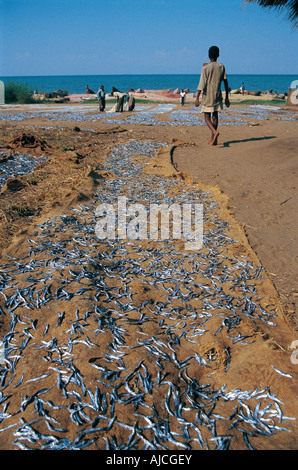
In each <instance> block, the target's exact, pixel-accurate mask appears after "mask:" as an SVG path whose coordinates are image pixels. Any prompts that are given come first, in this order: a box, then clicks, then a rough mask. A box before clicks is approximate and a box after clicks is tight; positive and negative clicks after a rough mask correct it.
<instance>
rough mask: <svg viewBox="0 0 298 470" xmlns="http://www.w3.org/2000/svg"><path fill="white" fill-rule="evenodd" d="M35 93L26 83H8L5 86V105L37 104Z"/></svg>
mask: <svg viewBox="0 0 298 470" xmlns="http://www.w3.org/2000/svg"><path fill="white" fill-rule="evenodd" d="M32 95H33V91H32V90H30V88H29V86H28V85H27V84H26V83H18V82H7V83H6V85H5V103H8V104H9V103H19V104H28V103H35V100H34V99H33V96H32Z"/></svg>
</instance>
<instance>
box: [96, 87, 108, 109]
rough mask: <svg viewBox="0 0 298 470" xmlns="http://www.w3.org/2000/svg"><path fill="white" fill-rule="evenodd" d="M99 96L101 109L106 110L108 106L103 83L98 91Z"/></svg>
mask: <svg viewBox="0 0 298 470" xmlns="http://www.w3.org/2000/svg"><path fill="white" fill-rule="evenodd" d="M97 98H98V102H99V111H104V110H105V107H106V92H105V90H104V86H103V85H101V87H100V89H99V90H98V92H97Z"/></svg>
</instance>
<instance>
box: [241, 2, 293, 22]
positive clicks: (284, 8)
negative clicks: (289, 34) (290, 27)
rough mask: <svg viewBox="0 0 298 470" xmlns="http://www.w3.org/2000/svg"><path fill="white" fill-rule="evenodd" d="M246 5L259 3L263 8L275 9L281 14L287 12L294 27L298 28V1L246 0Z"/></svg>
mask: <svg viewBox="0 0 298 470" xmlns="http://www.w3.org/2000/svg"><path fill="white" fill-rule="evenodd" d="M244 3H258V4H259V5H260V6H261V7H263V8H275V9H276V10H278V11H280V12H286V16H287V18H288V19H289V20H290V21H291V22H292V23H293V24H294V27H296V28H297V27H298V0H244Z"/></svg>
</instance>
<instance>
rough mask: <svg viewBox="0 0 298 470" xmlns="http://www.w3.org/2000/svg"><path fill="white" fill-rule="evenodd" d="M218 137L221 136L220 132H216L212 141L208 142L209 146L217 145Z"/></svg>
mask: <svg viewBox="0 0 298 470" xmlns="http://www.w3.org/2000/svg"><path fill="white" fill-rule="evenodd" d="M218 136H219V132H218V131H216V132H215V133H214V134H213V136H212V139H211V141H210V142H208V144H209V145H217V139H218Z"/></svg>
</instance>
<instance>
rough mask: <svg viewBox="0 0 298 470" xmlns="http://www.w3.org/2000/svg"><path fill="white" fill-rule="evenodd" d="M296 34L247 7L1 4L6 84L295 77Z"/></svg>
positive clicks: (153, 0) (210, 3)
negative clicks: (141, 77) (88, 78)
mask: <svg viewBox="0 0 298 470" xmlns="http://www.w3.org/2000/svg"><path fill="white" fill-rule="evenodd" d="M297 39H298V30H297V29H296V30H295V29H294V28H293V26H292V24H291V23H290V22H288V21H287V20H286V19H285V16H284V15H282V14H278V13H277V12H276V11H274V10H268V9H263V8H261V7H259V6H258V5H257V4H250V5H246V6H243V1H242V0H205V1H203V0H0V70H1V72H0V73H1V75H2V76H30V75H88V74H90V75H98V74H149V73H153V74H154V73H161V74H172V73H173V74H175V73H178V74H179V73H182V74H184V73H189V74H196V73H199V72H200V70H201V65H202V63H203V62H205V61H206V60H208V57H207V51H208V48H209V46H211V45H218V46H219V47H220V51H221V55H220V59H219V61H221V62H223V63H224V64H225V66H226V68H227V71H228V73H230V74H237V73H239V74H247V73H253V74H254V73H256V74H263V73H269V74H272V73H277V74H278V73H285V74H295V73H297V72H298V70H297V68H298V67H297V63H298V61H297V46H298V40H297Z"/></svg>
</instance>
